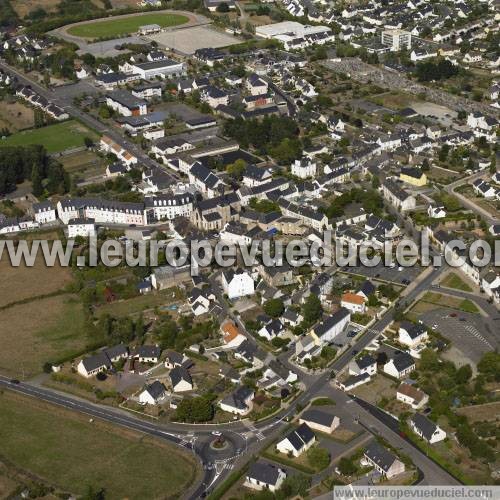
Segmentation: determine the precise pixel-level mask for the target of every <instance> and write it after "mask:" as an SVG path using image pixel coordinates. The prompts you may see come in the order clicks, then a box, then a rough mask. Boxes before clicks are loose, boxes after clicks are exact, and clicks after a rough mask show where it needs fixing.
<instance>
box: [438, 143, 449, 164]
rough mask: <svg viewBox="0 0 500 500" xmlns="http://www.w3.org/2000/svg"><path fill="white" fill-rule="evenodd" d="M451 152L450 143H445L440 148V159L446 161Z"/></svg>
mask: <svg viewBox="0 0 500 500" xmlns="http://www.w3.org/2000/svg"><path fill="white" fill-rule="evenodd" d="M449 152H450V146H448V144H443V145H442V146H441V149H440V150H439V156H438V158H439V161H440V162H445V161H446V159H447V158H448V153H449Z"/></svg>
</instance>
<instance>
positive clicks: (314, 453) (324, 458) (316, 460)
mask: <svg viewBox="0 0 500 500" xmlns="http://www.w3.org/2000/svg"><path fill="white" fill-rule="evenodd" d="M307 461H308V462H309V465H310V466H311V467H313V468H314V469H315V470H317V471H320V470H323V469H326V468H327V467H328V465H330V454H329V453H328V451H327V450H325V448H320V447H319V446H314V447H313V448H309V450H307Z"/></svg>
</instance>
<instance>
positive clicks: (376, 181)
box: [372, 175, 380, 189]
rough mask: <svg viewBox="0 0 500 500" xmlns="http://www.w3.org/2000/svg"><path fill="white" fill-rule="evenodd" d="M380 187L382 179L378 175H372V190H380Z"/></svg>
mask: <svg viewBox="0 0 500 500" xmlns="http://www.w3.org/2000/svg"><path fill="white" fill-rule="evenodd" d="M379 187H380V179H379V178H378V177H377V176H376V175H372V188H373V189H378V188H379Z"/></svg>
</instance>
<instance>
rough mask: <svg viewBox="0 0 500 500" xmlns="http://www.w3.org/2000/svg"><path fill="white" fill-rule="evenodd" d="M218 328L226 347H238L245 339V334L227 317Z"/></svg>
mask: <svg viewBox="0 0 500 500" xmlns="http://www.w3.org/2000/svg"><path fill="white" fill-rule="evenodd" d="M220 329H221V332H222V339H223V341H224V345H225V347H226V348H227V349H231V348H233V347H238V346H239V345H241V344H242V343H243V342H244V341H245V340H246V339H247V338H246V337H245V335H243V334H242V333H241V332H240V330H239V328H238V327H237V326H236V325H235V324H234V323H233V322H232V321H231V320H229V319H228V320H226V321H224V323H222V325H221V327H220Z"/></svg>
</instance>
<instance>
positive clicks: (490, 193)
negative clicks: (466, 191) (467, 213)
mask: <svg viewBox="0 0 500 500" xmlns="http://www.w3.org/2000/svg"><path fill="white" fill-rule="evenodd" d="M472 189H474V192H475V193H476V194H477V195H478V196H484V197H485V198H487V199H493V198H496V197H497V190H496V189H495V188H494V187H493V186H492V185H491V184H489V183H488V182H486V181H483V180H482V179H477V180H475V181H474V182H473V183H472Z"/></svg>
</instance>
